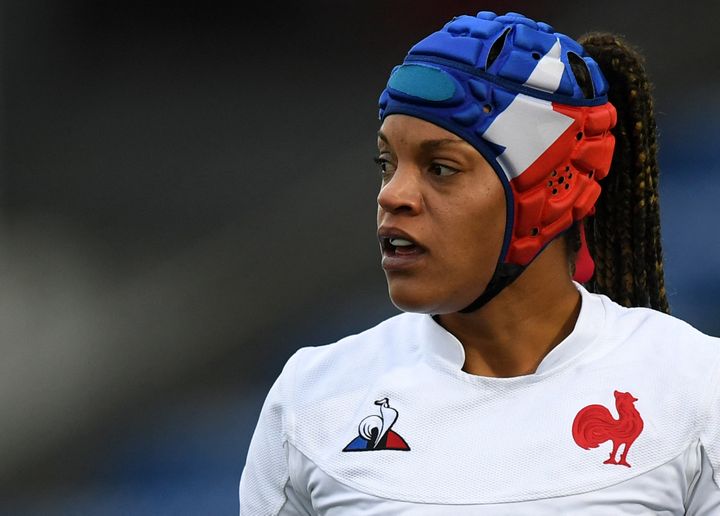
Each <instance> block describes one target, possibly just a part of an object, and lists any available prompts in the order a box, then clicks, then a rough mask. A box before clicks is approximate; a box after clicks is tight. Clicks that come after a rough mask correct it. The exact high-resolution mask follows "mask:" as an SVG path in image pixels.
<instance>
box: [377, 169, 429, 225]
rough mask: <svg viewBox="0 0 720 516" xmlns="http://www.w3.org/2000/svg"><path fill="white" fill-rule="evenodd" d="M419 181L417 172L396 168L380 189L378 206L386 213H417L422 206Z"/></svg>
mask: <svg viewBox="0 0 720 516" xmlns="http://www.w3.org/2000/svg"><path fill="white" fill-rule="evenodd" d="M419 181H420V180H419V173H417V171H414V170H413V169H412V168H408V167H406V168H401V167H398V168H397V170H396V171H395V172H394V173H393V175H392V177H391V178H390V179H389V180H388V181H387V182H386V183H384V184H383V185H382V186H381V187H380V193H379V194H378V198H377V202H378V206H379V207H380V208H381V209H382V210H384V211H386V212H388V213H408V214H411V215H414V214H417V213H419V212H420V208H421V206H422V193H421V191H420V182H419Z"/></svg>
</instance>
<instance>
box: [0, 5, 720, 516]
mask: <svg viewBox="0 0 720 516" xmlns="http://www.w3.org/2000/svg"><path fill="white" fill-rule="evenodd" d="M0 6H1V7H0V9H1V10H0V22H1V23H2V31H1V34H0V38H2V44H1V45H0V81H1V85H2V96H1V97H0V120H2V125H1V126H0V127H1V130H0V136H1V138H2V140H1V145H0V164H1V165H2V167H1V169H0V351H1V354H0V513H2V514H18V515H22V514H28V515H30V514H63V515H64V514H68V515H69V514H73V515H75V514H99V515H115V514H118V515H119V514H123V515H124V514H133V515H135V514H138V515H145V514H148V515H150V514H152V515H160V514H168V515H170V514H172V515H179V514H235V513H237V483H238V480H239V477H240V473H241V471H242V467H243V463H244V460H245V454H246V452H247V445H248V441H249V439H250V436H251V434H252V431H253V428H254V425H255V422H256V419H257V415H258V412H259V409H260V406H261V404H262V401H263V398H264V396H265V394H266V392H267V389H268V388H269V386H270V384H271V383H272V381H273V380H274V378H275V377H276V376H277V374H278V373H279V371H280V369H281V367H282V365H283V364H284V362H285V360H287V358H288V357H289V356H290V354H292V352H293V351H294V350H295V349H297V348H299V347H301V346H306V345H319V344H324V343H327V342H331V341H333V340H336V339H337V338H339V337H341V336H344V335H346V334H348V333H351V332H357V331H360V330H362V329H364V328H366V327H368V326H369V325H371V324H374V323H376V322H378V321H380V320H382V319H383V318H385V317H387V316H389V315H392V314H394V313H396V309H395V308H394V307H393V306H392V304H391V303H390V302H389V300H388V298H387V294H386V289H385V281H384V276H383V273H382V270H381V269H380V267H379V253H378V250H377V243H376V240H375V236H374V235H375V221H374V216H375V215H374V213H375V197H376V192H377V187H378V175H377V172H376V167H375V165H374V164H373V163H372V161H371V158H372V156H373V155H374V145H375V138H374V134H375V131H376V130H377V121H376V113H377V111H376V100H377V96H378V94H379V92H380V91H381V90H382V88H383V86H384V84H385V81H386V79H387V74H388V72H389V70H390V69H391V67H392V66H393V65H395V64H397V63H399V62H400V61H401V60H402V58H403V57H404V55H405V52H406V51H407V50H408V49H409V47H410V46H411V45H412V44H413V43H414V42H416V41H417V40H418V39H419V38H421V37H422V36H424V35H426V34H427V33H430V32H432V31H434V30H437V29H438V28H440V27H441V26H442V25H443V24H444V23H445V22H446V21H447V20H448V19H450V18H451V17H452V16H453V15H455V14H461V13H470V14H474V13H475V12H477V11H478V10H482V9H489V10H495V11H496V12H505V11H508V10H515V11H520V12H523V13H525V14H527V15H528V16H531V17H533V18H535V19H540V20H544V21H548V22H550V23H551V24H552V25H553V26H554V27H555V28H556V29H557V30H560V31H562V32H566V33H568V34H570V35H572V36H579V35H580V34H581V33H583V32H585V31H588V30H595V29H600V30H611V31H615V32H619V33H621V34H624V35H626V36H627V37H628V39H630V40H631V41H633V42H634V43H635V44H636V45H637V46H638V47H640V49H641V50H642V51H643V52H644V53H645V55H646V57H647V61H648V69H649V71H650V73H651V76H652V78H653V79H654V82H655V85H656V110H657V113H658V124H659V128H660V132H661V163H662V166H663V174H662V177H661V190H662V193H661V196H662V197H661V208H662V222H663V239H664V244H665V253H666V275H667V283H668V290H669V294H670V302H671V308H672V310H673V313H674V314H675V315H677V316H679V317H681V318H683V319H685V320H687V321H688V322H690V323H691V324H693V325H694V326H696V327H697V328H699V329H701V330H702V331H704V332H706V333H710V334H713V335H719V334H720V317H719V315H720V276H719V275H718V270H720V229H718V207H717V200H718V199H720V150H719V149H720V145H719V144H720V141H719V140H720V139H719V138H718V133H719V132H718V129H717V122H716V120H717V119H718V118H719V117H720V93H718V84H719V83H720V56H719V55H718V48H717V40H716V34H717V26H716V20H717V19H719V15H720V4H718V3H717V2H697V3H693V2H683V3H682V4H679V3H676V2H668V1H658V0H653V1H649V0H643V1H635V2H627V1H623V2H620V1H614V0H611V1H608V0H605V1H603V2H599V1H598V2H593V3H590V2H577V1H574V2H569V1H557V0H556V1H553V2H545V1H533V2H518V1H514V2H513V1H506V2H499V1H487V2H459V1H455V2H452V1H451V2H437V1H434V2H433V1H427V0H426V1H419V0H416V1H379V0H370V1H368V0H366V1H349V0H345V1H335V2H331V1H315V2H305V3H301V2H294V3H290V2H259V3H255V4H253V3H250V4H246V5H244V6H242V7H241V6H240V3H239V2H235V3H225V2H212V1H205V2H200V1H196V2H189V1H182V0H179V1H175V2H147V1H119V0H105V1H103V0H95V1H91V0H84V1H81V0H62V1H60V0H55V1H53V0H45V1H41V0H37V1H26V0H3V1H2V3H1V4H0Z"/></svg>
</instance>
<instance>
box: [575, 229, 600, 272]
mask: <svg viewBox="0 0 720 516" xmlns="http://www.w3.org/2000/svg"><path fill="white" fill-rule="evenodd" d="M594 273H595V262H594V261H593V259H592V256H590V250H589V249H588V246H587V241H586V240H585V224H582V223H581V224H580V250H579V251H578V254H577V256H576V257H575V275H574V276H573V279H574V280H575V281H577V282H578V283H587V282H588V281H590V278H592V276H593V274H594Z"/></svg>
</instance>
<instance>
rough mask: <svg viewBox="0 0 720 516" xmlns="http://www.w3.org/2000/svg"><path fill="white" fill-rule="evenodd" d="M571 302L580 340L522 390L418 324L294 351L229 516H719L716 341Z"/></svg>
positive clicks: (602, 302)
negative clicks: (469, 369) (468, 367)
mask: <svg viewBox="0 0 720 516" xmlns="http://www.w3.org/2000/svg"><path fill="white" fill-rule="evenodd" d="M575 285H576V287H577V288H578V290H579V291H580V293H581V295H582V306H581V310H580V314H579V317H578V320H577V323H576V324H575V328H574V329H573V331H572V333H571V334H570V335H568V337H567V338H566V339H565V340H563V341H562V342H561V343H560V344H559V345H558V346H557V347H555V348H554V349H553V350H552V351H551V352H550V353H549V354H548V355H547V356H546V357H545V358H544V359H543V361H542V363H541V364H540V366H539V367H538V369H537V371H536V372H535V373H534V374H530V375H525V376H518V377H513V378H492V377H482V376H475V375H471V374H468V373H465V372H464V371H462V366H463V364H464V361H465V356H464V351H463V347H462V345H461V344H460V342H459V341H458V340H457V339H456V338H455V337H454V336H453V335H452V334H450V333H449V332H447V331H446V330H445V329H444V328H443V327H442V326H440V325H439V324H438V323H437V322H436V321H435V320H434V319H433V318H432V317H431V316H429V315H422V314H412V313H405V314H401V315H398V316H395V317H392V318H390V319H388V320H386V321H384V322H382V323H381V324H379V325H378V326H376V327H374V328H372V329H369V330H367V331H365V332H363V333H360V334H358V335H353V336H350V337H347V338H344V339H342V340H340V341H338V342H336V343H334V344H331V345H328V346H321V347H315V348H303V349H301V350H299V351H298V352H297V353H296V354H295V355H294V356H293V357H292V358H291V359H290V360H289V361H288V363H287V365H286V366H285V368H284V370H283V372H282V374H281V375H280V377H279V378H278V380H277V381H276V382H275V384H274V385H273V387H272V389H271V390H270V393H269V395H268V397H267V400H266V402H265V405H264V406H263V409H262V413H261V415H260V421H259V423H258V425H257V428H256V430H255V434H254V436H253V439H252V443H251V445H250V450H249V452H248V458H247V463H246V465H245V469H244V471H243V475H242V479H241V481H240V513H241V514H242V515H243V516H268V515H273V516H274V515H323V516H337V515H343V516H344V515H355V514H358V515H368V516H372V515H381V514H382V515H393V516H397V515H405V514H408V515H410V514H411V515H423V516H424V515H443V516H444V515H448V516H456V515H457V516H459V515H462V516H467V515H473V516H475V515H480V516H483V515H503V514H508V515H513V516H517V515H521V516H522V515H532V516H538V515H545V514H548V515H550V514H552V515H556V514H582V515H603V516H605V515H608V514H612V515H623V514H633V515H638V514H652V515H659V514H660V515H671V514H672V515H677V514H695V515H700V514H702V515H710V514H714V515H718V514H720V487H718V485H719V483H720V475H719V474H718V473H719V472H720V339H717V338H714V337H709V336H707V335H704V334H702V333H701V332H699V331H697V330H696V329H694V328H693V327H692V326H690V325H688V324H687V323H685V322H683V321H681V320H679V319H676V318H674V317H671V316H669V315H665V314H662V313H659V312H656V311H654V310H650V309H646V308H630V309H628V308H624V307H622V306H620V305H618V304H616V303H614V302H613V301H611V300H610V299H609V298H607V297H605V296H601V295H597V294H591V293H589V292H588V291H587V290H585V289H584V288H583V287H582V286H581V285H580V284H579V283H576V284H575ZM713 472H715V475H714V477H713Z"/></svg>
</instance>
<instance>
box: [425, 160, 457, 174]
mask: <svg viewBox="0 0 720 516" xmlns="http://www.w3.org/2000/svg"><path fill="white" fill-rule="evenodd" d="M430 172H432V173H433V174H434V175H436V176H438V177H446V176H451V175H453V174H457V173H458V170H457V169H455V168H452V167H448V166H447V165H441V164H440V163H433V164H432V165H430Z"/></svg>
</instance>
